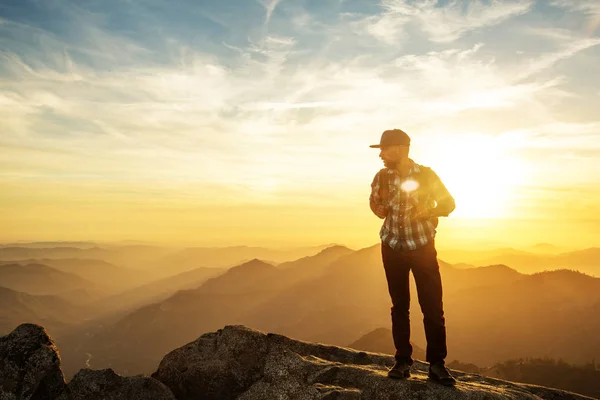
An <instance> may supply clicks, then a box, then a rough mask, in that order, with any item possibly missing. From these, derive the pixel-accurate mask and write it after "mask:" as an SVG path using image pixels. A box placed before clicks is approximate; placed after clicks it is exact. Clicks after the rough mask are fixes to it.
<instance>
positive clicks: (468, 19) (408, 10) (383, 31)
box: [366, 0, 534, 43]
mask: <svg viewBox="0 0 600 400" xmlns="http://www.w3.org/2000/svg"><path fill="white" fill-rule="evenodd" d="M533 4H534V2H533V1H532V0H528V1H518V2H517V1H493V2H491V3H489V4H488V3H485V2H482V1H479V0H477V1H470V2H462V1H451V2H449V3H448V4H442V3H441V2H439V1H438V0H427V1H414V2H410V1H407V0H382V2H381V5H382V8H383V10H384V12H383V13H382V14H381V15H379V16H371V17H368V18H367V20H366V22H367V23H366V29H367V31H368V32H369V33H371V34H372V35H373V36H375V37H377V38H379V39H381V40H383V41H385V42H387V43H394V42H395V41H397V40H398V38H399V36H400V34H402V33H403V29H404V28H405V26H406V25H407V24H408V23H415V24H417V25H418V26H419V27H420V28H421V29H422V30H423V31H424V32H425V33H426V34H427V35H428V37H429V39H430V40H431V41H433V42H439V43H447V42H452V41H455V40H456V39H458V38H460V37H461V36H462V35H464V34H465V33H467V32H469V31H473V30H476V29H479V28H483V27H486V26H493V25H497V24H499V23H501V22H503V21H505V20H507V19H509V18H511V17H514V16H517V15H521V14H524V13H527V12H528V11H529V10H530V9H531V7H532V6H533Z"/></svg>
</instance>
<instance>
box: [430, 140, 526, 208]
mask: <svg viewBox="0 0 600 400" xmlns="http://www.w3.org/2000/svg"><path fill="white" fill-rule="evenodd" d="M430 150H431V153H429V154H428V156H431V159H432V160H435V162H434V163H432V167H433V168H434V170H435V171H436V173H437V174H438V175H439V176H440V177H441V178H442V181H443V182H444V184H445V185H446V187H447V188H448V190H449V191H450V193H451V194H452V196H453V197H454V199H455V200H456V210H455V211H454V212H453V213H452V216H453V217H463V218H478V219H489V218H506V217H509V216H511V215H512V214H511V212H512V208H513V205H514V200H515V198H516V196H517V195H518V193H517V191H518V187H519V185H521V184H524V183H525V181H526V179H527V175H528V172H529V170H528V167H527V164H526V163H525V162H524V161H523V160H522V159H520V158H517V157H515V156H513V155H511V154H510V146H507V143H506V142H505V141H501V140H500V139H498V138H494V137H488V136H483V135H479V136H468V137H467V136H455V137H453V138H452V140H448V141H443V142H440V143H438V144H437V146H436V147H435V148H433V149H430ZM428 158H429V157H428Z"/></svg>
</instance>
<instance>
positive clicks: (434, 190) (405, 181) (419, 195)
mask: <svg viewBox="0 0 600 400" xmlns="http://www.w3.org/2000/svg"><path fill="white" fill-rule="evenodd" d="M410 164H411V165H410V168H409V171H408V175H407V176H406V177H400V175H399V174H398V172H397V171H396V170H395V169H389V168H383V169H381V170H380V171H379V172H377V174H376V175H375V178H373V182H372V183H371V196H370V197H369V201H370V203H371V205H372V206H373V205H387V207H388V213H387V216H386V217H385V220H384V222H383V225H382V226H381V230H380V231H379V237H380V238H381V241H382V242H383V243H386V244H388V245H389V246H390V247H391V248H394V249H395V248H399V249H401V250H415V249H418V248H419V247H422V246H425V245H426V244H428V243H430V242H432V241H433V240H434V238H435V233H436V230H435V227H436V225H437V224H436V223H434V219H435V218H437V217H438V216H447V215H448V214H450V213H451V212H452V211H453V210H454V207H455V205H454V199H453V198H452V196H451V195H450V193H449V192H448V190H447V189H446V187H445V186H444V184H443V183H442V181H441V180H440V178H439V177H438V176H437V175H436V174H435V172H433V171H432V170H429V175H430V177H429V178H428V180H427V182H428V185H427V186H428V187H427V188H419V187H418V186H419V184H418V183H417V181H418V175H419V174H420V173H421V172H423V169H424V167H423V166H421V165H419V164H417V163H415V162H414V161H412V160H410ZM383 174H388V175H387V181H388V188H385V187H383V188H382V182H385V181H386V179H382V175H383ZM386 189H387V191H388V195H387V200H386V198H385V197H386V195H385V194H383V196H382V192H385V191H386ZM434 204H435V207H434ZM416 206H419V207H422V208H426V209H427V210H428V211H429V214H430V216H431V218H427V219H423V218H418V217H417V216H416V215H415V207H416Z"/></svg>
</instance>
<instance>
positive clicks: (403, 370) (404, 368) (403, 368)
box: [388, 361, 410, 379]
mask: <svg viewBox="0 0 600 400" xmlns="http://www.w3.org/2000/svg"><path fill="white" fill-rule="evenodd" d="M388 376H389V377H390V378H394V379H406V378H410V364H409V363H407V362H406V361H396V363H395V364H394V366H393V367H392V369H390V370H389V371H388Z"/></svg>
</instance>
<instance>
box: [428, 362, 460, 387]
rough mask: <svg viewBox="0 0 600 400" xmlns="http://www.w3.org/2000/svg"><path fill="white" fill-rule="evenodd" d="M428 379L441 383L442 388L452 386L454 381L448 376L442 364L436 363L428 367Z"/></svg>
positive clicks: (448, 372) (448, 373)
mask: <svg viewBox="0 0 600 400" xmlns="http://www.w3.org/2000/svg"><path fill="white" fill-rule="evenodd" d="M429 379H431V380H433V381H435V382H438V383H441V384H442V385H444V386H454V385H455V384H456V379H454V377H453V376H452V375H450V371H448V370H447V369H446V366H445V365H444V362H437V363H433V364H430V365H429Z"/></svg>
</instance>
